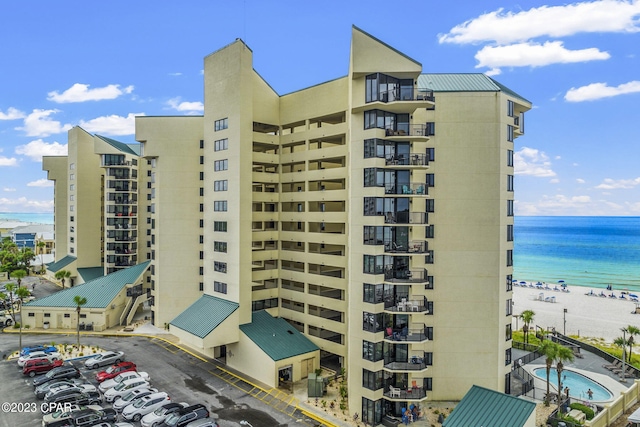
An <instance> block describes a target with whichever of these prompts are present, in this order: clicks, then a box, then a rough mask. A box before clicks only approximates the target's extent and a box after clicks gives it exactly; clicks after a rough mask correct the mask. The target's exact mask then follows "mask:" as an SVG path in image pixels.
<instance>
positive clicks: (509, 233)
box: [507, 224, 513, 242]
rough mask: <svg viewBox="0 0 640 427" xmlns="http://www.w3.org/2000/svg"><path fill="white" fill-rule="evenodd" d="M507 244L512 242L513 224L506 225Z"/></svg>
mask: <svg viewBox="0 0 640 427" xmlns="http://www.w3.org/2000/svg"><path fill="white" fill-rule="evenodd" d="M507 242H513V224H507Z"/></svg>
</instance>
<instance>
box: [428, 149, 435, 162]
mask: <svg viewBox="0 0 640 427" xmlns="http://www.w3.org/2000/svg"><path fill="white" fill-rule="evenodd" d="M427 160H429V161H430V162H433V161H435V160H436V149H435V148H433V147H431V148H427Z"/></svg>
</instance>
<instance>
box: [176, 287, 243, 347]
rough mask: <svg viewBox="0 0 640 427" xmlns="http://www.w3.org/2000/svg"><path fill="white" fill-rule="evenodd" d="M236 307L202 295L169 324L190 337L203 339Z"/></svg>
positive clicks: (221, 300)
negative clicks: (190, 335)
mask: <svg viewBox="0 0 640 427" xmlns="http://www.w3.org/2000/svg"><path fill="white" fill-rule="evenodd" d="M238 307H239V305H238V303H235V302H232V301H227V300H225V299H222V298H218V297H214V296H212V295H203V296H201V297H200V298H199V299H198V300H197V301H196V302H194V303H193V304H191V305H190V306H189V307H187V309H186V310H184V311H183V312H182V313H180V314H179V315H178V317H176V318H175V319H173V320H172V321H171V322H169V324H170V325H173V326H175V327H177V328H180V329H182V330H184V331H187V332H189V333H190V334H192V335H195V336H197V337H200V338H204V337H206V336H207V335H209V334H210V333H211V332H212V331H213V330H214V329H215V328H217V327H218V326H219V325H220V324H221V323H222V322H224V320H225V319H226V318H227V317H229V316H230V315H231V313H233V312H234V311H236V310H237V309H238Z"/></svg>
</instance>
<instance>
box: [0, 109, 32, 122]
mask: <svg viewBox="0 0 640 427" xmlns="http://www.w3.org/2000/svg"><path fill="white" fill-rule="evenodd" d="M25 117H26V114H25V113H23V112H22V111H20V110H18V109H17V108H13V107H9V109H7V112H6V113H3V112H2V111H0V120H17V119H24V118H25Z"/></svg>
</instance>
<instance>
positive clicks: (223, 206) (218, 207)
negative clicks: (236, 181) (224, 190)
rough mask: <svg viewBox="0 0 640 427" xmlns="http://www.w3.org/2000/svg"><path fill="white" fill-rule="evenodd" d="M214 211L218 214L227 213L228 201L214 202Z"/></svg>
mask: <svg viewBox="0 0 640 427" xmlns="http://www.w3.org/2000/svg"><path fill="white" fill-rule="evenodd" d="M213 210H214V211H216V212H226V211H227V201H226V200H217V201H215V202H213Z"/></svg>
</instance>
